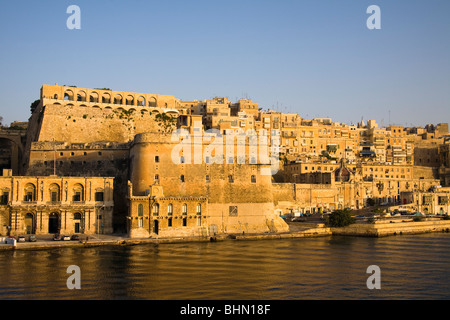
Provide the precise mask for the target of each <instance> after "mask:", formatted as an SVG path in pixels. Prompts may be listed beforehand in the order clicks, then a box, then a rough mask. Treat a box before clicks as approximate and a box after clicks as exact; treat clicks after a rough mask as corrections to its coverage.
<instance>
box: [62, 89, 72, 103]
mask: <svg viewBox="0 0 450 320" xmlns="http://www.w3.org/2000/svg"><path fill="white" fill-rule="evenodd" d="M73 97H74V94H73V91H72V90H66V92H64V100H70V101H73Z"/></svg>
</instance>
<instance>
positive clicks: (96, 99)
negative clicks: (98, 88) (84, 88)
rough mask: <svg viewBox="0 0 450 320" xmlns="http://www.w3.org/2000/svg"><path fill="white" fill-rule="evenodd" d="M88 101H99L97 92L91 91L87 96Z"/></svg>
mask: <svg viewBox="0 0 450 320" xmlns="http://www.w3.org/2000/svg"><path fill="white" fill-rule="evenodd" d="M89 101H90V102H99V101H98V93H97V92H92V93H91V95H90V96H89Z"/></svg>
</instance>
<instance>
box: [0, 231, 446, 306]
mask: <svg viewBox="0 0 450 320" xmlns="http://www.w3.org/2000/svg"><path fill="white" fill-rule="evenodd" d="M449 240H450V235H449V234H428V235H416V236H400V237H388V238H381V239H374V238H356V237H324V238H311V239H293V240H272V241H265V240H262V241H225V242H216V243H186V244H161V245H141V246H130V247H99V248H86V249H83V248H66V249H53V250H47V251H15V252H0V268H1V270H2V273H1V274H0V299H152V300H158V299H170V300H176V299H255V300H260V299H284V300H291V299H367V298H369V299H372V298H379V299H388V298H395V299H448V298H450V292H449V289H448V288H449V287H450V286H449V285H450V277H449V275H448V273H447V268H448V266H449V265H450V250H449V249H450V241H449ZM69 265H78V266H79V267H80V269H81V290H69V289H67V287H66V280H67V278H68V276H69V274H67V273H66V269H67V267H68V266H69ZM369 265H378V266H379V267H380V268H381V284H382V287H381V290H369V289H367V287H366V280H367V278H368V276H369V274H367V273H366V269H367V267H368V266H369Z"/></svg>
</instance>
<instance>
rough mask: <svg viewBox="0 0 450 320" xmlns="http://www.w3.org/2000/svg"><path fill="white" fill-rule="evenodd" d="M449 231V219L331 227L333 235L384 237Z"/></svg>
mask: <svg viewBox="0 0 450 320" xmlns="http://www.w3.org/2000/svg"><path fill="white" fill-rule="evenodd" d="M448 231H450V220H439V221H417V222H415V221H414V222H395V223H394V222H392V223H390V222H389V223H375V224H362V223H361V224H359V223H355V224H352V225H350V226H347V227H343V228H331V232H332V234H333V235H344V236H367V237H384V236H392V235H401V234H419V233H429V232H448Z"/></svg>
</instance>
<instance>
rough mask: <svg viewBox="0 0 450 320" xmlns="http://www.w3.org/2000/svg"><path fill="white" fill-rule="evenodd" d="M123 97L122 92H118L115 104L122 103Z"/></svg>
mask: <svg viewBox="0 0 450 320" xmlns="http://www.w3.org/2000/svg"><path fill="white" fill-rule="evenodd" d="M122 102H123V98H122V96H121V95H120V94H116V95H115V97H114V104H122Z"/></svg>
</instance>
